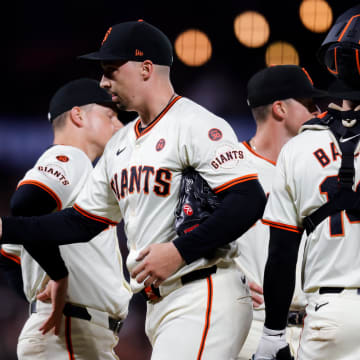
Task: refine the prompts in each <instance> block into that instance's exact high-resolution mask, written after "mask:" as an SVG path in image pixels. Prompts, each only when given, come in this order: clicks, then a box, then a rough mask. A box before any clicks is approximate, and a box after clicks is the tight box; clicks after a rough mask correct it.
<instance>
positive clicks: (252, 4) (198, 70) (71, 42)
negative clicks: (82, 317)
mask: <svg viewBox="0 0 360 360" xmlns="http://www.w3.org/2000/svg"><path fill="white" fill-rule="evenodd" d="M300 3H301V2H300V1H292V0H290V1H258V0H243V1H222V2H219V1H217V2H202V1H196V0H193V1H181V2H176V1H167V2H163V1H133V2H131V1H110V0H108V1H106V0H105V1H97V2H90V1H83V0H80V1H76V0H74V1H57V2H55V1H18V2H16V3H14V4H10V9H11V10H10V9H8V10H7V11H6V12H5V11H3V13H2V15H3V16H2V18H3V24H6V23H7V24H8V25H7V26H6V28H5V29H3V31H2V35H1V38H2V48H1V52H2V55H3V56H2V59H1V63H2V65H3V66H2V70H3V72H2V75H3V76H2V80H3V81H2V97H1V108H0V214H1V215H7V214H9V199H10V197H11V194H12V193H13V191H14V190H15V187H16V183H17V181H18V180H19V179H20V178H21V177H22V176H23V175H24V172H25V171H26V169H28V168H30V167H32V166H33V164H34V162H35V161H36V159H37V158H38V157H39V156H40V155H41V153H42V152H43V151H44V150H45V149H46V148H47V146H49V145H50V144H51V142H52V132H51V128H50V125H49V124H48V122H47V120H46V114H47V109H48V103H49V100H50V98H51V96H52V94H53V93H54V92H55V91H56V90H57V88H59V87H60V86H61V85H63V84H64V83H66V82H67V81H70V80H73V79H75V78H78V77H81V76H87V77H93V78H97V79H100V76H101V72H100V69H99V68H98V67H97V66H94V65H93V64H89V63H87V62H84V61H79V60H76V57H77V56H78V55H82V54H85V53H88V52H92V51H95V50H97V49H98V47H99V46H100V43H101V41H102V39H103V37H104V34H105V32H106V31H107V29H108V28H109V27H110V26H111V25H113V24H116V23H119V22H122V21H128V20H137V19H144V20H145V21H147V22H149V23H151V24H154V25H155V26H157V27H159V28H160V29H161V30H162V31H163V32H165V33H166V34H167V35H168V37H169V38H170V40H171V42H172V43H174V41H175V39H176V37H177V35H178V34H179V33H181V32H182V31H184V30H187V29H189V28H196V29H199V30H202V31H204V32H205V33H206V34H207V35H208V36H209V38H210V40H211V42H212V50H213V53H212V58H211V59H210V61H209V62H207V63H206V64H205V65H203V66H201V67H188V66H186V65H184V64H183V63H182V62H181V61H180V60H179V59H178V58H177V57H176V56H175V60H174V65H173V69H172V82H173V84H174V87H175V90H176V92H177V93H178V94H180V95H184V96H187V97H189V98H191V99H193V100H195V101H196V102H198V103H200V104H201V105H203V106H205V107H207V108H208V109H209V110H211V111H213V112H215V113H216V114H217V115H220V116H222V117H224V118H225V119H226V120H228V121H229V122H230V123H231V125H232V126H233V127H234V129H235V131H236V133H237V135H238V137H239V140H244V139H246V138H249V137H250V136H251V135H252V133H253V131H254V124H253V122H252V119H251V116H250V111H249V109H248V108H247V105H246V83H247V81H248V79H249V78H250V77H251V76H252V75H253V74H254V73H255V72H256V71H258V70H260V69H261V68H263V67H265V50H266V46H264V47H261V48H257V49H250V48H247V47H245V46H243V45H241V44H240V43H239V42H238V40H237V39H236V37H235V35H234V32H233V21H234V19H235V17H236V16H237V15H238V14H239V13H241V12H243V11H246V10H255V11H258V12H260V13H262V14H263V15H264V16H265V17H266V18H267V20H268V22H269V25H270V39H269V42H268V44H269V43H271V42H273V41H278V40H283V41H287V42H289V43H291V44H293V45H294V46H295V48H296V49H297V51H298V53H299V56H300V65H301V66H303V67H305V68H306V69H307V70H308V72H309V73H310V75H311V77H312V79H313V80H314V83H315V85H316V86H317V87H319V88H326V87H327V86H328V85H329V83H330V81H331V79H332V78H331V77H330V75H329V74H328V73H327V72H326V71H325V69H324V68H323V67H322V66H321V65H320V64H319V63H318V61H317V60H316V57H315V53H316V51H317V49H318V48H319V46H320V44H321V43H322V41H323V39H324V38H325V34H316V33H312V32H311V31H309V30H307V29H306V28H305V27H304V26H303V25H302V23H301V21H300V19H299V16H298V14H299V5H300ZM328 3H329V5H330V6H331V7H332V10H333V17H334V20H335V19H336V17H337V16H338V15H340V14H341V13H342V12H344V11H345V10H346V9H348V8H349V7H351V6H353V5H355V4H357V3H358V2H357V1H339V0H329V1H328ZM3 27H4V25H3ZM119 231H120V234H121V235H120V244H121V248H122V250H123V252H124V256H126V245H125V241H126V240H125V238H124V236H123V234H122V229H121V226H120V228H119ZM0 305H1V306H0V309H1V310H0V359H1V360H13V359H16V355H15V349H16V341H17V337H18V335H19V332H20V330H21V327H22V325H23V323H24V322H25V320H26V317H27V305H26V304H25V303H24V302H23V301H22V300H20V299H19V298H17V297H16V295H14V294H13V293H12V292H11V290H9V289H8V287H7V286H6V284H5V282H4V279H3V278H2V274H1V273H0ZM144 311H145V305H144V302H143V301H142V299H141V298H139V297H138V296H135V297H134V298H133V300H132V302H131V307H130V313H129V317H128V319H127V320H126V322H125V325H124V327H123V329H122V331H121V333H120V342H119V345H118V347H117V353H118V355H119V356H120V358H121V359H122V360H146V359H149V358H150V347H149V344H148V342H147V340H146V338H145V336H144V330H143V327H144V323H143V322H144Z"/></svg>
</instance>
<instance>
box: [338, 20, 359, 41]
mask: <svg viewBox="0 0 360 360" xmlns="http://www.w3.org/2000/svg"><path fill="white" fill-rule="evenodd" d="M358 16H360V15H354V16H353V17H351V18H350V20H349V21H348V23H347V24H346V26H345V27H344V30H343V31H342V33H341V34H340V36H339V38H338V39H337V41H341V39H342V38H343V36H344V35H345V33H346V31H347V28H348V27H349V26H350V24H351V22H352V21H353V20H354V18H356V17H358Z"/></svg>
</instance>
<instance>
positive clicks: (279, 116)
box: [271, 100, 287, 121]
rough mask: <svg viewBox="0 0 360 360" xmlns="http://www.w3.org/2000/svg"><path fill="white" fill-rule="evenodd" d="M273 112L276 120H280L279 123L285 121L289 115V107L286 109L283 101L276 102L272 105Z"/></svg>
mask: <svg viewBox="0 0 360 360" xmlns="http://www.w3.org/2000/svg"><path fill="white" fill-rule="evenodd" d="M271 111H272V114H273V117H274V118H275V119H276V120H278V121H281V120H283V119H284V117H285V116H286V114H287V107H286V104H285V102H284V101H281V100H276V101H274V102H273V103H272V105H271Z"/></svg>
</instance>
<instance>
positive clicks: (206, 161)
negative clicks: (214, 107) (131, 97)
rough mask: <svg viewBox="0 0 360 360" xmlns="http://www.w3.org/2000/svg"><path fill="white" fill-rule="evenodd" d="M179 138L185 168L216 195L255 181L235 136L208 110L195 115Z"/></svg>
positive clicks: (231, 130) (228, 127) (226, 124)
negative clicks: (191, 169)
mask: <svg viewBox="0 0 360 360" xmlns="http://www.w3.org/2000/svg"><path fill="white" fill-rule="evenodd" d="M187 121H190V122H191V124H187V125H188V126H184V128H185V129H184V130H183V131H182V132H181V136H180V139H179V141H180V144H179V147H180V157H181V161H182V163H183V166H184V167H187V166H191V167H193V168H195V169H196V170H197V171H198V172H199V173H200V174H201V176H202V177H203V178H204V179H205V180H206V181H207V182H208V184H209V186H210V187H211V188H212V189H213V190H214V192H215V193H219V192H221V191H224V190H226V189H228V188H229V187H231V186H233V185H236V184H239V183H242V182H245V181H248V180H254V179H257V172H256V170H255V169H253V168H252V167H251V165H250V162H249V161H247V159H245V157H244V153H243V151H242V150H241V148H240V145H239V142H238V139H237V137H236V134H235V133H234V131H233V129H232V128H231V126H230V125H229V124H228V123H227V122H226V121H225V120H224V119H221V118H219V117H217V116H215V115H213V114H211V113H209V112H207V111H199V112H195V114H194V115H193V116H190V117H189V119H187Z"/></svg>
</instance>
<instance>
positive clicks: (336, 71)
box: [327, 48, 338, 74]
mask: <svg viewBox="0 0 360 360" xmlns="http://www.w3.org/2000/svg"><path fill="white" fill-rule="evenodd" d="M336 49H337V48H335V49H334V59H335V70H331V69H330V68H329V67H328V66H327V69H328V70H329V71H330V72H331V73H332V74H337V73H338V68H337V60H336Z"/></svg>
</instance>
